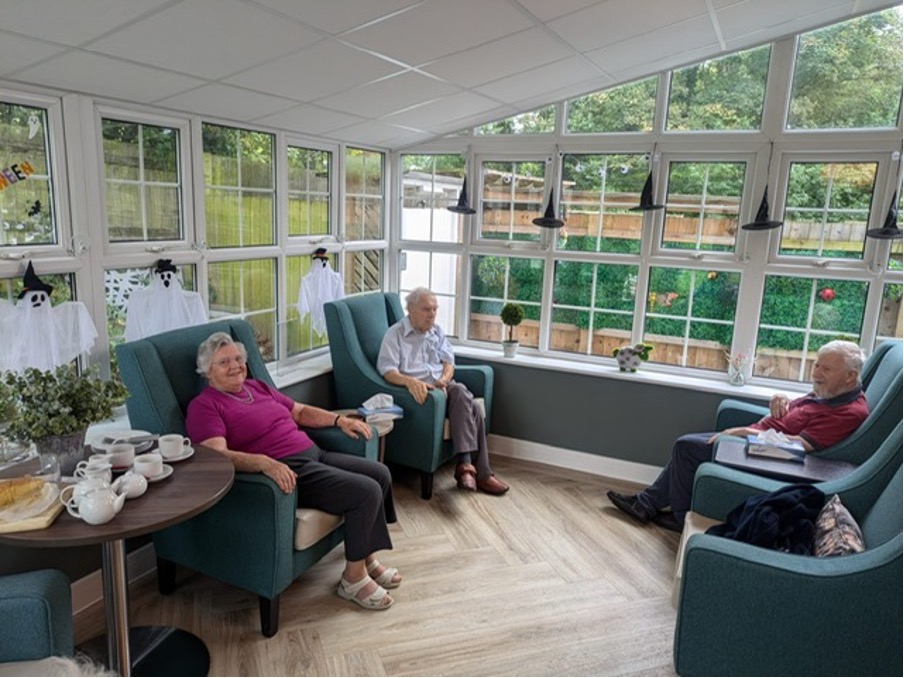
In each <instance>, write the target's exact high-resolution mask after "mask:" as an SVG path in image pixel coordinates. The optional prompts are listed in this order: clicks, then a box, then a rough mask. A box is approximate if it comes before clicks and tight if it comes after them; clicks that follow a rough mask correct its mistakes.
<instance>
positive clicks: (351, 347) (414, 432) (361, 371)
mask: <svg viewBox="0 0 904 678" xmlns="http://www.w3.org/2000/svg"><path fill="white" fill-rule="evenodd" d="M324 313H325V315H326V326H327V333H328V334H329V338H330V355H331V356H332V359H333V380H334V383H335V387H336V400H337V402H338V404H339V407H360V405H361V403H363V402H364V401H365V400H367V399H368V398H370V397H371V396H372V395H374V394H376V393H388V394H390V395H391V396H392V397H393V401H394V402H395V403H396V404H397V405H399V406H400V407H401V408H402V409H403V410H405V416H404V418H402V419H399V420H397V421H396V422H395V427H394V428H393V430H392V433H390V434H389V435H388V436H387V439H386V457H385V458H386V460H387V461H392V462H395V463H397V464H401V465H402V466H408V467H410V468H415V469H417V470H419V471H420V472H421V496H422V497H423V498H424V499H429V498H430V497H431V496H432V495H433V473H434V471H436V469H438V468H439V467H440V466H441V465H442V464H443V463H445V462H446V461H448V460H449V459H451V458H452V445H451V442H450V441H448V440H443V426H444V422H445V418H446V396H445V394H443V393H442V392H441V391H439V390H437V389H431V390H429V391H428V392H427V402H425V403H423V404H421V405H419V404H418V403H417V402H416V401H415V400H414V398H413V397H412V396H411V394H410V393H409V392H408V389H406V388H403V387H401V386H393V385H392V384H390V383H389V382H387V381H386V380H385V379H383V376H382V375H380V374H378V373H377V368H376V364H377V356H378V355H379V353H380V345H381V344H382V342H383V335H385V334H386V330H388V329H389V327H390V326H391V325H394V324H395V323H397V322H398V321H400V320H401V319H402V318H404V317H405V313H404V312H403V311H402V304H401V302H400V301H399V295H398V294H395V293H393V292H387V293H381V292H377V293H373V294H362V295H358V296H353V297H347V298H345V299H342V300H339V301H333V302H329V303H327V304H325V305H324ZM455 379H456V380H457V381H460V382H461V383H463V384H465V385H466V386H467V387H468V389H470V391H471V393H473V394H474V395H475V396H477V397H482V398H483V399H484V405H485V410H486V426H487V430H489V427H490V413H491V411H492V405H493V370H492V368H490V367H488V366H486V365H473V366H464V365H459V366H457V367H456V369H455Z"/></svg>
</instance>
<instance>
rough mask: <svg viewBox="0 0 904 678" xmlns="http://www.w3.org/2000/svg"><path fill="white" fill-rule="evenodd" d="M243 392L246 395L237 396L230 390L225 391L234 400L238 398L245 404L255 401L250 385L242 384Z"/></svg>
mask: <svg viewBox="0 0 904 678" xmlns="http://www.w3.org/2000/svg"><path fill="white" fill-rule="evenodd" d="M242 392H243V393H244V394H245V395H244V396H237V395H235V394H234V393H230V392H229V391H223V393H225V394H226V395H228V396H229V397H230V398H232V399H233V400H238V401H239V402H240V403H243V404H245V405H250V404H251V403H253V402H254V394H253V393H252V392H251V391H249V390H248V387H247V386H245V385H244V384H243V385H242Z"/></svg>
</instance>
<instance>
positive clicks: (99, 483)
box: [60, 476, 110, 506]
mask: <svg viewBox="0 0 904 678" xmlns="http://www.w3.org/2000/svg"><path fill="white" fill-rule="evenodd" d="M102 487H110V483H109V482H108V481H106V480H104V479H103V478H101V477H99V476H94V477H90V478H83V479H82V480H80V481H79V482H77V483H76V484H75V485H67V486H66V487H64V488H63V490H62V491H61V492H60V501H61V502H62V503H63V505H64V506H78V505H79V502H80V501H81V500H82V497H84V496H85V495H86V494H87V493H88V492H90V491H91V490H96V489H98V488H102Z"/></svg>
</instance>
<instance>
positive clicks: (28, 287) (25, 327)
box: [0, 262, 97, 372]
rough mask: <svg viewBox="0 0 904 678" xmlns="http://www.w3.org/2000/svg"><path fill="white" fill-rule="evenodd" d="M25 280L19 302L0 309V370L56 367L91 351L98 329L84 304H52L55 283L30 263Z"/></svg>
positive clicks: (15, 370) (6, 303)
mask: <svg viewBox="0 0 904 678" xmlns="http://www.w3.org/2000/svg"><path fill="white" fill-rule="evenodd" d="M24 283H25V288H24V289H23V290H22V292H21V293H20V294H19V301H18V302H17V303H16V305H15V306H12V304H10V303H9V302H4V303H3V305H2V306H3V307H2V308H0V325H2V327H3V337H4V341H3V342H2V343H0V369H4V370H12V371H14V372H21V371H24V370H25V369H26V368H28V367H35V368H37V369H39V370H53V369H56V368H57V367H59V366H60V365H65V364H67V363H69V362H71V361H73V360H75V359H76V358H77V357H78V356H79V355H80V354H82V353H86V352H87V351H90V350H91V347H92V346H94V342H95V340H96V339H97V328H96V327H95V326H94V322H93V321H92V320H91V314H90V313H88V309H87V308H86V307H85V305H84V304H83V303H82V302H80V301H65V302H63V303H62V304H57V305H56V306H53V305H52V303H51V301H50V294H51V292H53V286H51V285H48V284H47V283H45V282H43V281H42V280H41V279H40V278H39V277H38V276H37V274H36V273H35V269H34V266H33V264H32V263H31V262H28V268H27V269H26V271H25V277H24Z"/></svg>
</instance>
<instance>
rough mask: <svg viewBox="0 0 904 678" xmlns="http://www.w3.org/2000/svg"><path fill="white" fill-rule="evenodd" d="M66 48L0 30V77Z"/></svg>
mask: <svg viewBox="0 0 904 678" xmlns="http://www.w3.org/2000/svg"><path fill="white" fill-rule="evenodd" d="M64 49H65V48H63V47H57V46H56V45H51V44H48V43H46V42H41V41H40V40H29V39H28V38H20V37H19V36H17V35H13V34H12V33H2V32H0V77H3V76H8V75H10V74H11V73H15V72H16V71H18V70H19V69H21V68H25V67H27V66H31V65H32V64H36V63H38V62H40V61H43V60H44V59H47V58H49V57H52V56H54V55H55V54H60V53H62V51H63V50H64Z"/></svg>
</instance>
